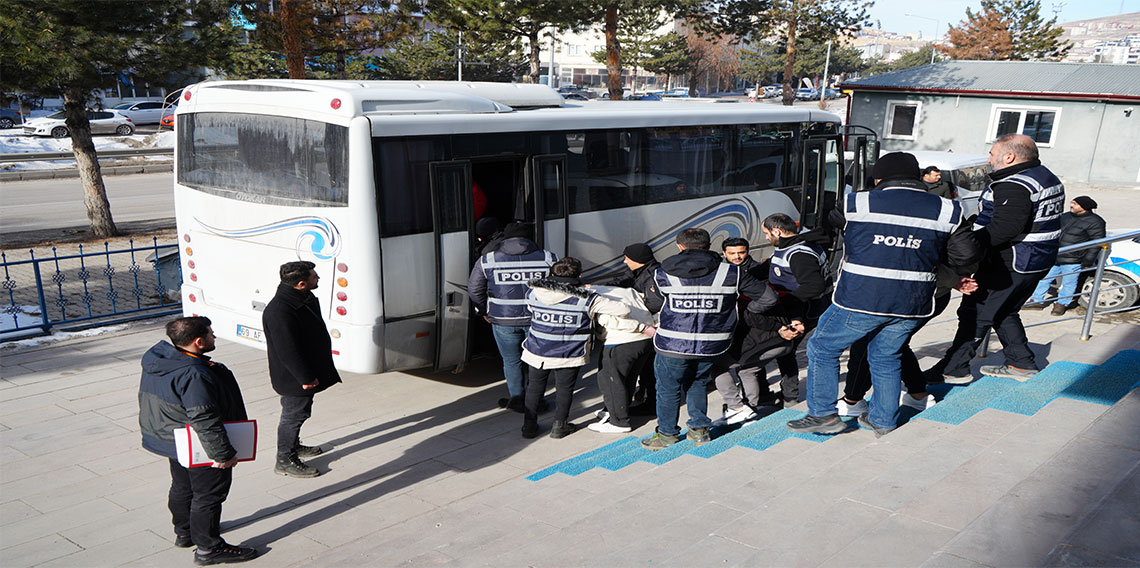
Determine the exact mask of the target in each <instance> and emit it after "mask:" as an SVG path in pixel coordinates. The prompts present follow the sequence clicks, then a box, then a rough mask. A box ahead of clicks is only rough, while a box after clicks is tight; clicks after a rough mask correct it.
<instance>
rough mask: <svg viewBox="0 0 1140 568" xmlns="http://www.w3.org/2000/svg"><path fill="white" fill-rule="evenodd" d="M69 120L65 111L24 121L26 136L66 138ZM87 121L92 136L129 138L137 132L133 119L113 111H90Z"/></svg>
mask: <svg viewBox="0 0 1140 568" xmlns="http://www.w3.org/2000/svg"><path fill="white" fill-rule="evenodd" d="M66 119H67V113H66V112H65V111H62V110H61V111H59V112H56V113H52V114H49V115H47V116H45V117H41V118H33V119H31V120H26V121H24V134H27V135H29V136H51V137H52V138H66V137H67V136H68V135H69V134H70V133H69V132H68V130H67V125H66V124H65V123H64V121H65V120H66ZM87 120H88V121H90V123H91V133H92V134H118V135H119V136H129V135H130V134H131V133H132V132H134V131H135V126H134V124H133V123H132V122H131V119H129V118H127V117H125V116H123V115H121V114H119V113H118V112H116V111H113V110H89V111H87Z"/></svg>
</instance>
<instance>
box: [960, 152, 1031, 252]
mask: <svg viewBox="0 0 1140 568" xmlns="http://www.w3.org/2000/svg"><path fill="white" fill-rule="evenodd" d="M1040 165H1041V161H1040V160H1032V161H1029V162H1025V163H1021V164H1016V165H1013V166H1009V167H1008V168H1002V169H1000V170H997V171H995V172H993V173H991V174H990V179H991V180H992V181H991V182H990V186H989V187H990V189H991V190H993V193H994V194H993V200H994V213H993V218H992V219H991V220H990V224H989V225H986V226H985V227H982V228H981V229H978V230H977V231H974V234H975V235H977V238H978V240H979V242H980V243H981V245H982V246H983V247H984V248H987V249H989V250H988V251H987V254H986V257H985V259H984V260H983V262H982V268H981V270H982V272H990V273H992V272H994V271H995V270H996V271H997V272H1002V271H1004V272H1009V271H1011V270H1013V240H1014V239H1015V238H1017V237H1018V236H1019V235H1021V234H1022V233H1025V232H1027V231H1029V230H1030V229H1032V228H1033V217H1034V207H1033V200H1032V199H1031V198H1030V196H1029V191H1027V190H1026V189H1025V186H1023V185H1021V184H1017V183H1013V182H1008V181H1002V180H1004V179H1005V178H1008V177H1009V176H1012V175H1013V174H1016V173H1018V172H1021V171H1024V170H1028V169H1029V168H1035V167H1037V166H1040ZM1002 267H1004V269H1003V268H1002Z"/></svg>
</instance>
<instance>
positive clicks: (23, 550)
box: [0, 534, 83, 568]
mask: <svg viewBox="0 0 1140 568" xmlns="http://www.w3.org/2000/svg"><path fill="white" fill-rule="evenodd" d="M4 540H5V541H7V539H6V538H5V539H4ZM4 544H5V545H7V542H5V543H4ZM81 550H83V549H82V548H79V547H78V546H76V545H75V543H73V542H70V541H68V540H67V539H66V538H63V537H62V536H59V535H58V534H49V535H47V536H44V537H41V538H37V539H35V540H33V541H30V542H25V543H23V544H19V545H16V546H5V548H3V549H0V564H3V565H4V566H7V567H8V568H20V567H23V566H36V565H39V564H43V563H44V562H49V561H51V560H54V559H56V558H60V557H64V556H68V555H70V554H74V553H76V552H79V551H81Z"/></svg>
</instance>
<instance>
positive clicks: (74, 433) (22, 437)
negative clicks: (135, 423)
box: [0, 412, 137, 456]
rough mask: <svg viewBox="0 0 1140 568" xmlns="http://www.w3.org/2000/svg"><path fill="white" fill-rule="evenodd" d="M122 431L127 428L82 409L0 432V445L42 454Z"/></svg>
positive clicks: (31, 453)
mask: <svg viewBox="0 0 1140 568" xmlns="http://www.w3.org/2000/svg"><path fill="white" fill-rule="evenodd" d="M125 432H128V430H126V429H124V428H121V427H119V426H117V425H115V424H114V423H113V422H111V421H109V420H107V419H106V418H105V417H103V416H99V415H97V414H94V413H91V412H85V413H83V414H75V415H70V416H61V417H59V418H54V419H51V420H46V421H44V422H42V423H40V424H31V425H28V426H24V427H21V428H13V429H12V430H9V431H7V432H3V433H0V444H6V445H9V446H12V447H13V448H16V449H17V450H20V451H21V452H24V453H25V454H28V455H31V456H42V455H44V454H49V453H51V452H54V451H57V450H65V449H69V448H74V447H77V446H87V445H93V444H98V443H100V442H101V441H102V440H104V439H106V438H109V437H113V436H115V435H116V434H122V433H125ZM136 435H137V434H136Z"/></svg>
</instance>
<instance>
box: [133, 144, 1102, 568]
mask: <svg viewBox="0 0 1140 568" xmlns="http://www.w3.org/2000/svg"><path fill="white" fill-rule="evenodd" d="M989 161H990V164H991V165H993V167H994V171H993V173H992V174H991V179H992V181H991V183H990V184H989V186H988V187H987V189H986V191H985V192H984V193H983V194H982V196H981V199H980V204H979V205H980V207H979V214H978V215H977V216H976V218H974V217H970V218H967V217H966V215H964V213H963V209H962V207H961V205H960V204H959V203H958V202H956V201H954V200H952V199H948V198H947V197H946V196H945V195H944V194H945V193H946V189H945V187H943V185H942V184H940V183H939V182H940V181H941V180H940V179H937V178H938V176H932V175H931V174H932V172H931V171H929V170H928V171H926V172H923V171H920V169H919V165H918V162H917V160H916V159H915V157H914V156H913V155H911V154H907V153H902V152H895V153H890V154H886V155H884V156H882V157H880V158H879V159H878V160H877V162H876V163H875V165H874V167H873V171H872V177H873V178H874V184H875V185H874V187H873V188H872V189H871V190H870V191H864V192H857V193H852V194H849V195H847V196H845V199H844V200H843V201H842V202H841V203H840V204H839V205H838V206H837V207H836V209H835V210H834V211H833V212H831V213H830V215H829V216H828V218H827V220H826V222H825V223H824V226H823V227H820V228H818V229H816V230H812V231H806V232H802V231H801V230H800V227H799V226H798V225H797V223H796V222H795V220H794V219H792V218H791V217H789V216H787V215H784V214H779V213H777V214H773V215H770V216H768V217H767V218H765V219H764V220H763V221H762V230H763V234H764V236H765V238H766V239H767V240H768V242H769V243H770V244H771V245H772V246H773V253H772V255H771V256H770V258H768V259H766V260H764V261H763V262H757V261H756V260H755V259H753V258H752V256H751V255H750V251H749V243H748V241H746V240H744V239H741V238H730V239H727V240H725V241H724V242H723V243H722V245H721V251H720V253H717V252H715V251H712V250H710V249H711V244H712V243H711V239H710V235H709V233H708V232H707V231H705V230H704V229H700V228H687V229H684V230H682V231H680V233H679V234H678V235H677V237H676V248H677V252H676V254H673V255H671V256H669V257H667V258H665V259H663V260H661V261H660V262H658V260H657V258H656V257H655V255H654V252H653V250H652V249H651V248H650V247H649V246H648V245H646V244H644V243H634V244H631V245H629V246H627V247H626V248H625V249H624V250H623V257H624V262H625V270H624V271H623V273H622V274H620V275H618V276H616V277H613V278H610V279H608V280H605V281H601V282H595V283H585V282H583V281H582V279H581V276H582V263H581V262H580V261H579V260H578V259H575V258H570V257H567V258H562V259H559V258H557V256H556V255H555V254H553V253H551V252H550V251H546V250H542V249H541V248H540V247H539V246H538V245H536V244H535V243H534V241H533V240H531V235H530V234H529V231H528V228H527V226H526V225H522V224H512V225H509V226H507V227H506V228H504V229H502V230H499V228H498V226H497V224H495V223H493V222H484V221H481V222H480V224H479V226H478V227H477V233H478V234H479V236H480V237H481V239H482V240H483V246H482V250H481V251H480V252H481V256H480V257H479V260H478V261H477V262H476V264H475V266H474V268H473V269H472V271H471V275H470V278H469V280H468V294H469V296H470V298H471V300H472V303H473V305H474V307H475V310H476V311H477V313H478V314H479V315H481V316H482V317H483V318H484V319H485V320H486V321H487V322H488V323H489V324H490V325H491V329H492V334H493V337H494V340H495V344H496V346H497V348H498V351H499V353H500V355H501V356H502V360H503V375H504V378H505V382H506V387H507V396H506V397H503V398H502V399H500V400H499V406H501V407H502V408H505V409H510V410H514V411H517V412H520V413H522V414H523V422H522V428H521V433H522V436H523V437H525V438H533V437H535V436H537V435H538V434H539V431H540V426H539V417H540V415H541V414H542V413H543V412H544V411H545V410H547V409H546V407H545V406H546V405H545V403H544V397H545V394H546V391H547V386H548V384H549V383H550V382H553V383H554V386H555V391H556V395H555V404H554V409H553V417H552V421H551V422H552V423H551V425H550V429H549V435H550V437H552V438H562V437H565V436H567V435H569V434H572V433H573V432H575V431H576V430H577V426H576V425H575V424H573V423H572V422H570V420H569V414H570V409H571V406H572V403H573V394H574V388H575V384H576V382H577V380H578V378H579V376H580V374H581V369H582V368H583V367H584V366H586V365H587V364H588V363H589V362H590V361H591V360H594V361H596V362H597V365H598V373H597V380H598V386H599V389H600V391H601V393H602V398H603V402H604V409H602V410H599V411H598V412H597V413H596V414H597V417H598V420H597V421H596V422H593V423H591V424H590V425H589V429H591V430H593V431H596V432H601V433H623V432H629V431H631V429H632V424H631V416H636V415H652V416H655V417H656V420H657V425H656V429H655V432H654V434H653V435H652V436H650V437H648V438H645V439H643V440H641V444H642V445H643V446H644V447H645V448H646V449H647V450H660V449H663V448H666V447H669V446H671V445H673V444H676V443H678V442H679V441H680V440H681V436H682V431H681V427H680V425H679V421H680V408H681V404H682V401H684V403H685V405H686V410H687V414H688V422H687V424H686V426H687V432H685V438H686V439H688V440H689V441H691V442H692V443H694V444H696V445H700V444H704V443H706V442H708V441H710V440H711V439H712V433H711V432H710V430H711V429H712V427H713V426H717V425H723V426H729V425H735V424H740V423H743V422H747V421H749V420H754V419H756V418H758V417H759V416H760V415H761V414H762V413H764V414H766V413H770V411H771V409H772V408H773V407H779V406H783V405H790V404H795V403H797V402H798V401H799V398H800V392H799V389H800V377H799V375H800V369H799V365H798V363H797V360H796V351H797V347H798V346H799V344H800V342H801V341H803V340H804V338H805V337H809V335H810V337H809V339H808V340H807V350H806V352H807V359H808V369H807V377H806V382H805V384H806V393H805V394H806V401H807V410H808V412H807V414H806V415H805V416H804V417H802V418H799V419H797V420H792V421H790V422H788V423H787V427H788V428H789V429H791V430H793V431H797V432H814V433H823V434H830V433H838V432H841V431H844V430H846V429H847V428H848V425H847V423H846V422H845V421H844V420H843V417H845V416H855V417H857V421H858V422H859V423H860V424H861V425H862V426H864V427H866V428H867V429H869V430H871V431H873V432H874V433H875V435H876V436H881V435H884V434H887V433H888V432H890V431H891V430H892V429H894V428H895V426H896V424H897V422H898V417H899V407H900V404H902V405H906V406H912V407H914V408H917V409H919V410H921V409H923V408H925V407H926V406H927V405H928V404H930V401H931V397H930V395H929V394H928V393H927V392H926V385H927V384H928V383H941V382H947V383H958V384H966V383H969V382H971V381H972V380H973V378H974V377H973V375H972V374H971V372H970V362H971V359H972V358H973V356H974V354H975V353H976V352H977V349H978V346H979V344H980V343H981V342H982V341H983V340H984V339H985V337H986V334H987V332H988V331H989V330H991V329H993V330H995V331H996V333H997V335H998V338H999V339H1000V340H1001V343H1002V346H1003V348H1004V355H1005V364H1003V365H998V366H986V367H982V368H981V373H982V374H984V375H990V376H996V377H1008V378H1014V379H1019V380H1026V379H1029V378H1031V377H1032V376H1033V375H1034V374H1035V373H1036V372H1037V369H1038V367H1037V364H1036V361H1035V360H1034V357H1033V354H1032V352H1030V350H1029V347H1028V341H1027V339H1026V336H1025V330H1024V327H1023V325H1022V323H1021V320H1020V318H1019V317H1018V310H1019V309H1020V308H1021V307H1022V306H1023V305H1025V304H1026V303H1027V301H1029V300H1030V297H1031V295H1034V294H1035V290H1036V295H1034V296H1033V301H1037V302H1040V301H1042V300H1043V296H1044V293H1045V292H1044V289H1043V288H1042V286H1045V289H1047V287H1048V285H1047V283H1048V281H1049V280H1051V279H1052V277H1053V276H1056V275H1058V274H1062V273H1063V272H1064V267H1066V266H1069V267H1070V268H1071V265H1073V264H1076V265H1077V266H1078V267H1079V266H1083V265H1086V264H1087V261H1086V259H1085V257H1084V256H1083V255H1078V256H1077V257H1074V258H1069V257H1064V258H1061V259H1060V260H1058V256H1057V250H1058V246H1059V243H1060V242H1061V241H1062V240H1063V239H1062V235H1063V234H1065V229H1066V228H1068V227H1077V228H1079V230H1081V231H1083V232H1084V233H1083V234H1084V237H1082V238H1095V237H1096V229H1097V227H1096V223H1095V222H1093V223H1091V224H1090V222H1089V221H1088V220H1087V219H1089V218H1088V217H1086V214H1089V212H1090V211H1091V210H1092V209H1093V208H1095V206H1096V204H1095V202H1093V201H1092V200H1091V199H1089V198H1087V197H1079V198H1077V199H1075V200H1074V201H1073V203H1072V204H1071V206H1070V207H1071V216H1070V217H1066V218H1065V220H1064V221H1063V220H1062V209H1063V207H1064V205H1065V194H1064V187H1063V186H1062V184H1061V182H1060V181H1059V180H1058V179H1057V178H1056V176H1054V175H1053V174H1052V173H1051V172H1050V171H1049V170H1048V169H1047V168H1046V167H1045V166H1043V165H1041V162H1040V160H1039V159H1038V155H1037V149H1036V146H1035V144H1034V143H1033V141H1032V140H1031V139H1029V138H1027V137H1025V136H1021V135H1013V136H1006V137H1004V138H1001V139H999V140H997V141H996V142H995V143H994V145H993V147H992V149H991V150H990V157H989ZM934 173H937V172H936V171H935V172H934ZM1097 219H1099V217H1097ZM1090 227H1091V228H1090ZM1103 228H1104V227H1103V221H1101V222H1100V223H1099V231H1100V234H1101V236H1103ZM838 232H841V233H842V240H843V245H844V253H843V259H842V263H841V264H840V265H839V266H840V267H839V269H838V271H837V273H836V274H835V275H834V278H833V276H832V273H831V270H830V269H829V267H830V266H831V265H832V263H831V262H830V259H829V258H828V247H829V246H831V244H832V243H833V242H835V238H836V234H837V233H838ZM1055 264H1057V265H1058V266H1059V267H1060V269H1059V270H1060V271H1058V269H1055V268H1054V265H1055ZM279 276H280V284H279V286H278V289H277V291H276V294H275V296H274V298H273V300H272V301H270V302H269V304H268V305H267V306H266V308H265V311H264V314H263V326H264V333H265V339H266V343H267V347H268V359H269V374H270V380H271V383H272V385H273V388H274V390H275V391H276V392H277V393H278V394H279V395H280V402H281V416H280V422H279V425H278V430H277V456H276V457H277V461H276V464H275V467H274V471H275V472H276V473H278V474H280V475H287V476H292V477H301V478H310V477H316V476H318V475H319V474H320V472H319V470H317V469H316V468H315V467H313V466H311V465H309V464H307V463H305V462H304V461H302V458H307V457H311V456H316V455H319V454H321V453H322V448H320V447H317V446H305V445H302V444H301V442H300V431H301V427H302V425H303V424H304V422H305V421H306V420H307V419H308V418H309V417H310V415H311V413H312V407H313V399H314V395H315V394H317V393H319V392H321V391H323V390H324V389H327V388H328V387H330V386H332V385H334V384H336V383H338V382H340V377H339V375H338V374H337V371H336V369H335V368H334V366H333V361H332V357H331V355H330V346H331V340H330V338H329V334H328V331H327V328H326V326H325V323H324V321H323V319H322V317H321V315H320V314H321V309H320V305H319V302H318V300H317V298H316V296H314V295H313V293H312V290H314V289H316V288H317V287H318V281H319V276H318V275H317V272H316V270H315V265H314V264H313V263H311V262H304V261H297V262H289V263H286V264H284V265H282V266H281V267H280V274H279ZM951 289H958V290H960V291H962V293H963V294H964V296H963V300H962V302H961V304H960V307H959V308H958V329H957V332H956V334H955V336H954V340H953V341H952V343H951V345H950V347H949V348H948V349H947V351H946V353H945V355H944V357H942V359H941V360H940V361H939V362H938V363H937V364H936V365H935V366H934V367H932V368H931V369H928V370H927V371H926V372H925V373H923V371H922V370H921V369H920V368H919V366H918V360H917V357H916V356H915V354H914V352H913V351H912V350H911V349H910V346H909V344H910V340H911V338H913V337H914V334H915V332H917V331H918V330H919V329H920V328H921V327H922V326H923V325H925V324H926V323H927V322H929V321H930V320H931V319H932V318H933V317H935V316H936V315H938V314H939V313H941V312H942V311H943V310H944V309H945V308H946V307H947V305H948V304H949V300H950V290H951ZM1066 292H1069V293H1071V292H1072V289H1071V288H1070V287H1068V285H1067V284H1064V283H1063V284H1062V286H1061V289H1060V292H1059V293H1060V296H1061V297H1064V296H1066ZM1030 303H1032V302H1030ZM166 331H167V336H168V338H169V342H167V341H162V342H159V343H158V344H157V345H155V346H154V347H153V348H151V349H150V350H149V351H148V352H147V354H146V355H145V356H144V357H143V375H142V381H141V385H140V390H139V406H140V412H139V423H140V426H141V430H142V436H143V446H144V448H146V449H148V450H150V451H152V452H154V453H157V454H159V455H162V456H164V457H167V458H169V460H170V472H171V489H170V494H169V508H170V511H171V514H172V520H173V524H174V530H175V536H176V539H175V545H176V546H179V547H187V548H188V547H191V546H196V547H197V550H196V552H195V555H194V561H195V563H196V564H200V565H209V564H218V563H231V562H242V561H245V560H249V559H252V558H254V557H256V556H257V551H256V550H254V549H251V548H243V547H238V546H232V545H229V544H227V543H226V542H225V541H224V540H223V539H222V538H221V536H220V530H219V522H220V518H221V507H222V503H223V501H225V499H226V496H227V494H228V492H229V488H230V483H231V480H232V468H233V467H234V465H235V464H236V463H237V458H236V450H235V448H234V446H233V444H231V441H230V440H229V438H228V437H227V431H226V428H225V423H226V422H231V421H240V420H244V419H245V418H246V413H245V407H244V404H243V401H242V396H241V392H240V390H239V389H238V386H237V382H236V381H235V379H234V376H233V374H232V373H231V372H230V371H229V370H228V369H226V367H225V366H224V365H221V364H220V363H217V362H215V361H211V360H210V358H209V356H208V355H207V353H209V352H210V351H212V350H213V349H214V335H213V332H212V330H211V328H210V320H208V319H207V318H204V317H184V318H178V319H176V320H174V321H171V322H170V323H169V324H168V325H167V327H166ZM845 351H849V360H848V373H847V380H846V386H845V389H844V393H843V396H842V397H841V396H840V394H839V380H840V372H839V367H840V365H839V361H840V357H841V355H842V354H843V353H844V352H845ZM771 362H775V363H776V366H777V368H778V369H779V373H780V391H779V392H778V393H777V392H773V391H772V390H771V389H770V388H769V386H768V382H767V372H766V371H767V366H768V364H769V363H771ZM638 383H640V386H638ZM710 383H713V384H715V387H716V390H717V391H718V392H719V393H720V395H721V397H722V398H723V400H724V406H723V408H724V411H723V413H722V415H721V416H720V417H719V418H718V419H717V420H716V421H714V420H712V419H710V417H709V416H708V392H709V385H710ZM904 387H905V392H903V391H904ZM868 391H871V393H872V394H871V398H870V399H869V400H864V397H865V396H866V394H867V392H868ZM765 407H767V410H768V411H769V412H764V410H765ZM185 425H189V426H190V427H191V428H193V429H194V431H195V432H196V433H197V434H198V437H199V438H200V440H201V444H202V448H203V450H204V451H205V452H206V454H207V455H208V456H209V459H210V460H212V462H211V463H210V464H209V466H208V467H185V466H183V465H182V464H181V463H180V462H179V460H178V456H177V452H176V451H175V441H174V438H173V433H172V432H173V431H174V430H176V429H178V428H181V427H183V426H185Z"/></svg>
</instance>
